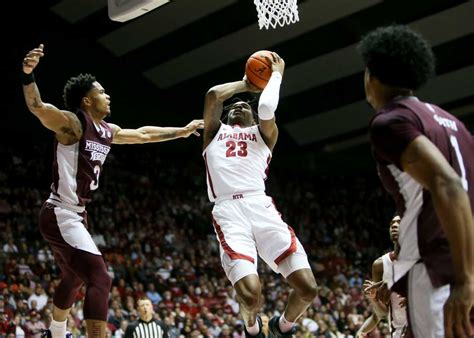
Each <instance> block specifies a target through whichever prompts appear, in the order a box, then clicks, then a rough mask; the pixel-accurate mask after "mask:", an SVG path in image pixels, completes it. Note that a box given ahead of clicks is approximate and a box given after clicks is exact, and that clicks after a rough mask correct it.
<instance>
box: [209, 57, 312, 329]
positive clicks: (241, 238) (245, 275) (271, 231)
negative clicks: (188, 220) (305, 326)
mask: <svg viewBox="0 0 474 338" xmlns="http://www.w3.org/2000/svg"><path fill="white" fill-rule="evenodd" d="M268 61H269V62H270V64H271V67H272V70H273V73H272V75H271V77H270V79H269V81H268V84H267V85H266V87H265V88H264V90H263V92H262V94H261V96H260V99H259V104H258V121H256V119H255V118H254V116H253V113H252V108H251V106H250V105H249V104H248V103H246V102H243V101H239V102H236V103H234V104H232V105H231V107H230V108H229V112H228V117H227V123H222V122H221V115H222V111H223V102H224V101H225V100H227V99H229V98H231V97H232V96H233V95H234V94H237V93H241V92H252V91H257V90H256V88H255V87H253V86H252V85H251V84H250V83H249V82H248V81H247V80H246V79H245V78H244V80H241V81H236V82H230V83H225V84H222V85H217V86H215V87H212V88H211V89H209V91H208V92H207V94H206V98H205V104H204V140H203V141H204V144H203V149H204V150H203V156H204V160H205V164H206V170H207V184H208V195H209V199H210V201H211V202H214V207H213V210H212V217H213V224H214V229H215V232H216V235H217V239H218V241H219V244H220V252H221V261H222V266H223V268H224V271H225V273H226V275H227V277H228V279H229V280H230V282H231V283H232V285H233V287H234V289H235V291H236V293H237V300H238V302H239V304H240V313H241V315H242V317H243V319H244V323H245V334H246V337H263V334H262V322H261V320H260V317H259V316H258V315H257V313H258V311H259V309H260V306H261V285H260V280H259V278H258V273H257V255H259V256H260V257H261V258H262V259H263V260H264V261H265V262H266V263H267V264H268V265H269V266H270V267H271V268H272V269H273V270H274V271H275V272H278V273H281V274H282V275H283V277H285V278H286V280H287V281H288V283H289V284H290V286H291V287H292V289H293V290H292V291H291V293H290V295H289V298H288V304H287V307H286V309H285V311H284V313H283V314H282V315H281V316H279V317H273V318H272V319H271V320H270V324H269V327H270V331H271V333H272V334H273V335H274V336H275V337H291V335H292V333H293V331H294V323H295V322H296V320H297V319H298V318H299V317H300V316H301V315H302V314H303V313H304V312H305V310H306V309H307V308H308V306H309V305H310V304H311V302H312V301H313V299H314V297H315V296H316V293H317V285H316V281H315V279H314V275H313V273H312V271H311V268H310V265H309V263H308V258H307V256H306V253H305V251H304V249H303V247H302V245H301V243H300V242H299V240H298V239H297V238H296V236H295V233H294V231H293V229H292V228H291V227H290V226H288V225H287V224H286V223H285V222H284V221H283V220H282V218H281V215H280V213H279V212H278V210H277V209H276V207H275V204H274V203H273V200H272V198H271V197H269V196H267V195H266V194H265V179H266V178H267V169H268V165H269V162H270V159H271V157H272V151H273V148H274V146H275V144H276V142H277V138H278V128H277V125H276V123H275V115H274V113H275V110H276V108H277V105H278V100H279V90H280V84H281V80H282V75H283V71H284V66H285V64H284V61H283V60H282V59H281V58H280V57H279V56H278V55H277V54H276V53H272V57H271V59H270V58H268ZM257 123H258V124H257Z"/></svg>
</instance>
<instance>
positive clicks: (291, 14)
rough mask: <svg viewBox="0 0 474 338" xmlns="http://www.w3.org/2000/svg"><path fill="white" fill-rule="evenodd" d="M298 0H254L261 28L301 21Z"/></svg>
mask: <svg viewBox="0 0 474 338" xmlns="http://www.w3.org/2000/svg"><path fill="white" fill-rule="evenodd" d="M296 1H297V0H254V1H253V2H254V3H255V7H257V13H258V26H259V28H260V29H262V28H263V27H265V28H266V29H268V28H269V27H270V26H272V27H273V28H276V27H277V25H279V26H282V27H283V26H284V25H289V24H292V23H295V22H296V21H299V20H300V18H299V17H298V4H297V3H296Z"/></svg>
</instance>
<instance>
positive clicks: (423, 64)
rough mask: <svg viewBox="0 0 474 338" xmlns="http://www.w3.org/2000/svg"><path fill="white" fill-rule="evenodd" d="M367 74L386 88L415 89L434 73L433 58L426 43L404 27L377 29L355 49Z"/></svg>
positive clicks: (419, 36)
mask: <svg viewBox="0 0 474 338" xmlns="http://www.w3.org/2000/svg"><path fill="white" fill-rule="evenodd" d="M358 51H359V53H360V54H361V56H362V59H363V61H364V63H365V66H366V67H367V68H368V70H369V72H370V74H371V75H372V76H375V77H376V78H377V79H379V80H380V82H382V83H383V84H385V85H389V86H393V87H399V88H406V89H412V90H415V89H418V88H420V87H421V86H423V85H424V84H425V83H426V82H427V81H428V79H429V78H430V77H431V76H433V74H434V72H435V57H434V55H433V52H432V50H431V47H430V46H429V44H428V42H427V41H426V40H425V39H424V38H423V37H422V36H421V35H420V34H418V33H416V32H415V31H413V30H411V29H410V28H409V27H407V26H404V25H391V26H387V27H380V28H377V29H375V30H373V31H371V32H370V33H368V34H367V35H366V36H364V37H363V38H362V41H361V42H360V43H359V45H358Z"/></svg>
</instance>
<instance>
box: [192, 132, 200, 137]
mask: <svg viewBox="0 0 474 338" xmlns="http://www.w3.org/2000/svg"><path fill="white" fill-rule="evenodd" d="M193 134H194V135H196V136H201V134H199V133H198V132H197V131H194V132H193Z"/></svg>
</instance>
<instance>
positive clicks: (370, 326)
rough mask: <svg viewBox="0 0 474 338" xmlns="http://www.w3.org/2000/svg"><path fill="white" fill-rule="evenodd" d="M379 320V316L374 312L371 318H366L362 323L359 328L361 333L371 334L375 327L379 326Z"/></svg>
mask: <svg viewBox="0 0 474 338" xmlns="http://www.w3.org/2000/svg"><path fill="white" fill-rule="evenodd" d="M378 322H379V320H378V319H377V316H376V315H374V314H372V315H371V316H370V317H369V318H367V319H366V320H365V322H364V323H363V324H362V326H361V327H360V328H359V331H358V332H359V333H362V334H364V335H366V334H369V333H370V332H372V330H374V329H375V327H376V326H377V324H378Z"/></svg>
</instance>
